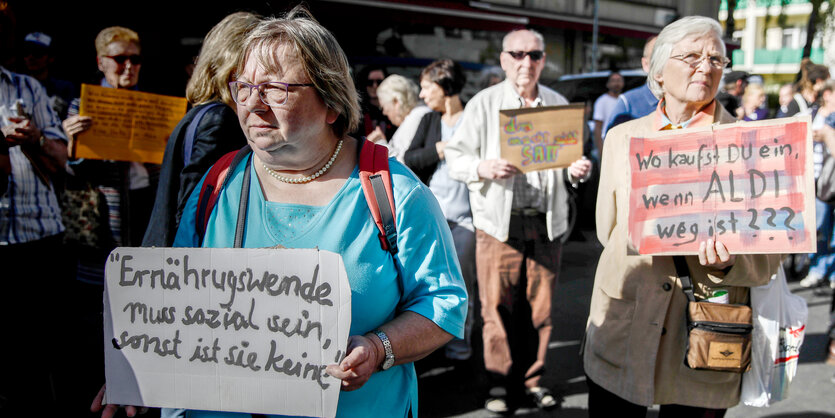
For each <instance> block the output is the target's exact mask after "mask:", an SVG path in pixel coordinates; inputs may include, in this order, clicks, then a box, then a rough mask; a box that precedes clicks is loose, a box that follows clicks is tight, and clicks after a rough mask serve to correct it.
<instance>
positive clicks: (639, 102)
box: [600, 36, 658, 152]
mask: <svg viewBox="0 0 835 418" xmlns="http://www.w3.org/2000/svg"><path fill="white" fill-rule="evenodd" d="M655 38H656V37H655V36H653V37H651V38H649V39H648V40H647V43H646V44H644V55H643V56H642V57H641V68H643V70H644V72H645V73H649V58H650V56H652V47H653V46H654V45H655ZM656 106H658V98H657V97H655V95H654V94H652V91H651V90H650V89H649V85H648V84H647V83H644V84H642V85H641V86H640V87H635V88H634V89H632V90H629V91H627V92H625V93H623V94H621V95H620V96H618V102H617V104H615V107H614V108H612V115H611V117H610V118H609V121H608V122H607V123H606V128H605V130H606V132H609V130H610V129H612V128H614V127H615V126H617V125H620V124H621V123H623V122H626V121H630V120H632V119H638V118H640V117H644V116H646V115H649V114H650V113H652V112H653V111H654V110H655V107H656ZM603 140H604V141H605V140H606V137H605V136H604V137H603ZM600 151H601V152H602V151H603V149H602V148H600Z"/></svg>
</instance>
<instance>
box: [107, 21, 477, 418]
mask: <svg viewBox="0 0 835 418" xmlns="http://www.w3.org/2000/svg"><path fill="white" fill-rule="evenodd" d="M244 56H245V58H244V61H243V62H242V63H241V64H240V65H239V67H238V71H237V72H236V73H237V79H236V81H233V82H232V83H230V88H231V92H232V97H233V99H234V100H235V102H236V103H237V114H238V119H239V121H240V123H241V127H242V128H243V130H244V133H245V135H246V137H247V140H248V143H249V146H250V148H251V150H252V153H251V154H250V155H249V156H248V157H247V158H245V159H244V160H243V161H242V162H240V163H239V164H238V165H237V166H235V167H233V168H231V169H230V172H229V174H228V176H231V177H229V178H230V181H229V183H227V185H226V187H225V188H224V189H223V190H222V192H221V194H220V197H219V199H218V201H217V204H216V206H215V207H214V210H213V211H212V213H211V215H210V216H209V219H208V225H207V228H206V231H205V235H204V237H203V240H202V246H203V247H231V246H232V245H233V241H234V237H235V225H236V222H237V221H236V220H237V217H238V206H239V205H238V204H239V200H240V196H241V189H242V186H243V184H244V183H243V182H244V174H245V173H246V172H249V175H250V178H249V184H250V188H249V193H248V207H247V209H246V229H245V233H244V235H243V243H242V246H243V247H249V248H258V247H272V246H276V245H282V246H284V247H287V248H314V247H318V248H319V249H322V250H328V251H332V252H335V253H339V254H341V255H342V258H343V261H344V264H345V270H346V272H347V275H348V279H349V282H350V284H351V301H352V302H351V317H352V321H351V329H350V337H349V340H348V352H347V355H346V356H345V358H344V359H343V360H342V361H341V362H340V363H339V364H332V365H329V366H328V367H327V373H328V374H329V375H330V376H333V377H336V378H338V379H341V380H342V393H341V394H340V397H339V403H338V407H337V416H342V417H348V416H371V415H375V416H386V417H394V416H399V417H407V416H410V415H411V416H417V406H418V405H417V377H416V374H415V370H414V367H413V365H412V362H414V361H415V360H418V359H420V358H422V357H424V356H426V355H428V354H429V353H431V352H432V351H433V350H435V349H436V348H438V347H441V346H442V345H444V344H445V343H446V342H447V341H449V340H450V339H452V337H453V336H455V337H459V338H461V337H462V336H463V332H464V318H465V316H466V310H467V308H466V306H467V294H466V291H465V288H464V282H463V280H462V278H461V272H460V267H459V265H458V261H457V257H456V253H455V248H454V246H453V241H452V237H451V234H450V232H449V228H448V227H447V224H446V221H445V219H444V216H443V214H442V213H441V210H440V208H439V207H438V204H437V202H436V201H435V199H434V197H433V196H432V193H431V192H430V191H429V189H427V188H426V187H425V186H424V185H423V184H422V183H421V182H420V180H418V179H417V178H416V177H415V176H414V174H413V173H412V172H411V171H410V170H408V169H407V168H405V167H404V166H402V165H401V164H399V163H397V162H396V161H394V160H390V161H389V165H390V171H391V180H392V189H393V194H394V201H395V207H396V211H395V219H396V226H397V242H398V248H399V252H398V253H397V254H396V255H392V254H391V253H389V252H388V251H386V250H384V249H383V248H382V247H381V245H380V240H379V239H378V230H377V228H376V226H375V224H374V221H373V219H372V217H371V214H370V212H369V208H368V204H367V203H366V200H365V198H364V197H363V192H362V187H361V183H360V180H359V177H358V169H357V162H358V151H359V150H360V149H361V147H362V146H371V145H372V144H371V143H370V142H366V141H361V140H357V139H354V138H352V137H350V136H349V135H348V133H349V132H352V131H355V130H356V127H357V124H358V122H359V115H360V110H359V109H360V108H359V103H358V100H357V94H356V90H355V88H354V85H353V82H352V81H351V77H350V74H349V69H348V63H347V59H346V57H345V55H344V53H343V52H342V50H341V48H340V47H339V45H338V43H337V42H336V40H335V39H334V38H333V36H332V35H331V34H330V32H328V31H327V30H326V29H325V28H323V27H322V26H321V25H319V24H318V23H317V22H316V21H315V20H314V19H313V18H312V17H311V16H310V15H309V14H308V12H307V11H306V10H304V9H303V8H300V7H297V8H295V9H293V10H292V11H291V12H290V13H289V14H288V15H287V16H286V17H284V18H279V19H268V20H266V21H264V22H262V23H261V24H259V25H258V27H256V28H255V29H254V30H253V31H252V33H251V34H250V35H249V36H248V38H247V40H246V41H245V54H244ZM201 188H202V181H201V184H200V185H198V186H197V187H196V188H195V193H193V194H192V196H191V198H190V199H189V202H188V203H187V205H186V208H185V209H184V213H183V217H182V219H181V221H180V227H179V230H178V232H177V236H176V238H175V246H199V245H200V242H201V241H200V237H199V234H198V233H197V228H196V223H197V222H196V219H195V218H196V214H197V206H198V200H199V196H198V195H199V192H200V189H201ZM109 408H110V409H109V411H113V410H115V408H112V407H109ZM176 415H180V416H182V415H185V416H188V417H208V416H211V417H217V416H238V414H232V413H219V412H208V411H182V410H163V416H176Z"/></svg>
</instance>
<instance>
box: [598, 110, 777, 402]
mask: <svg viewBox="0 0 835 418" xmlns="http://www.w3.org/2000/svg"><path fill="white" fill-rule="evenodd" d="M717 108H718V109H721V111H717V112H716V114H715V116H714V121H717V122H720V123H730V122H733V121H734V120H735V119H734V118H733V117H731V115H730V114H729V113H728V112H727V111H725V109H724V108H723V107H722V106H721V105H719V106H717ZM654 116H655V115H654V114H650V115H649V116H646V117H643V118H641V119H637V120H633V121H630V122H627V123H624V124H621V125H618V126H616V127H615V128H613V129H612V130H611V131H609V133H608V134H607V135H606V142H605V145H604V146H603V163H602V165H601V176H600V186H599V189H598V194H597V214H596V217H597V237H598V239H599V240H600V242H601V243H602V244H603V245H604V246H605V248H604V249H603V253H602V254H601V256H600V261H599V262H598V265H597V273H596V274H595V278H594V289H593V291H592V298H591V310H590V312H589V320H588V324H587V326H586V340H585V346H584V349H583V356H584V359H583V364H584V367H585V371H586V374H587V375H588V376H589V377H590V378H591V380H593V381H594V382H595V383H597V384H598V385H600V386H602V387H604V388H605V389H606V390H608V391H610V392H612V393H614V394H616V395H618V396H620V397H621V398H623V399H626V400H628V401H629V402H632V403H635V404H639V405H645V406H650V405H652V404H661V405H663V404H679V405H689V406H697V407H708V408H729V407H732V406H734V405H736V404H737V403H739V393H740V382H741V380H740V379H741V376H742V375H741V374H738V373H730V372H715V371H703V370H691V369H688V368H687V367H686V366H685V365H684V349H685V340H686V337H687V332H686V326H685V313H684V312H685V306H686V301H687V299H686V297H685V296H684V293H683V292H682V290H681V283H680V282H679V280H678V276H677V275H676V270H675V266H674V264H673V258H672V257H670V256H655V257H653V256H635V255H630V256H627V255H626V253H627V239H628V238H627V219H628V212H627V206H628V202H629V183H630V170H629V163H628V157H629V156H628V151H629V138H630V136H633V135H635V134H640V133H642V132H651V131H652V130H653V118H654ZM686 259H687V265H688V266H689V268H690V274H691V277H692V278H693V282H694V286H695V287H696V293H697V296H698V295H699V291H700V290H701V291H704V286H705V284H709V283H715V284H722V285H731V286H758V285H762V284H765V283H767V281H768V280H769V279H770V277H771V275H772V274H774V273H775V272H776V269H777V266H778V264H779V260H780V256H779V255H759V254H757V255H751V254H749V255H737V256H736V262H735V264H734V266H733V267H732V268H731V269H730V270H729V271H728V273H727V274H724V273H723V272H722V271H720V270H713V269H707V268H705V267H703V266H701V265H700V264H699V260H698V257H696V256H688V257H686ZM729 296H730V301H731V303H745V302H747V301H748V288H747V287H731V288H730V290H729Z"/></svg>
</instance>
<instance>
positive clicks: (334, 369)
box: [325, 335, 382, 392]
mask: <svg viewBox="0 0 835 418" xmlns="http://www.w3.org/2000/svg"><path fill="white" fill-rule="evenodd" d="M380 363H382V359H380V358H379V357H378V353H377V347H376V345H374V342H373V341H371V340H370V339H369V338H368V337H365V336H362V335H352V336H350V337H348V354H347V355H346V356H345V358H343V359H342V361H341V362H339V364H331V365H328V367H327V368H326V369H325V370H326V371H327V373H328V374H329V375H331V376H333V377H335V378H337V379H340V380H342V390H344V391H346V392H347V391H352V390H357V389H359V388H361V387H362V385H364V384H365V382H367V381H368V379H369V378H370V377H371V375H372V374H373V373H374V372H375V371H376V370H377V366H379V365H380Z"/></svg>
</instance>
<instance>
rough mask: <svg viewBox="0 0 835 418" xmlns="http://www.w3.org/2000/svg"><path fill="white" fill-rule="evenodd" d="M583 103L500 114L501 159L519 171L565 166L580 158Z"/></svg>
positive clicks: (581, 151)
mask: <svg viewBox="0 0 835 418" xmlns="http://www.w3.org/2000/svg"><path fill="white" fill-rule="evenodd" d="M583 111H584V107H583V105H582V104H571V105H565V106H544V107H533V108H522V109H506V110H501V111H499V123H500V124H501V125H500V127H499V132H500V133H501V144H502V158H504V159H505V160H508V161H510V162H511V163H512V164H513V165H514V166H516V167H517V168H518V169H519V170H521V171H522V172H525V173H527V172H529V171H537V170H545V169H548V168H561V167H568V166H569V165H571V163H572V162H574V161H575V160H577V159H578V158H580V157H581V156H582V155H583Z"/></svg>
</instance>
